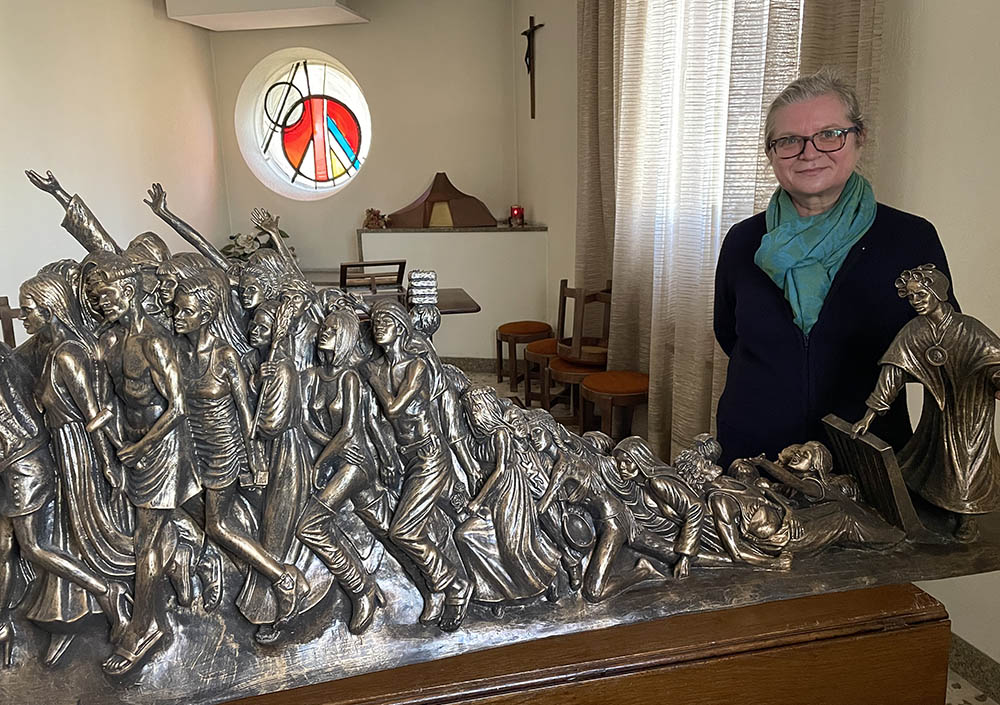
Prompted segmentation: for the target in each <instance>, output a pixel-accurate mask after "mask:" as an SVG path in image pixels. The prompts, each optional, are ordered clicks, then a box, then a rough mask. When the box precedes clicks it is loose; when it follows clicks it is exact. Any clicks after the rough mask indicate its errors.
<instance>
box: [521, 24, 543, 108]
mask: <svg viewBox="0 0 1000 705" xmlns="http://www.w3.org/2000/svg"><path fill="white" fill-rule="evenodd" d="M544 26H545V25H544V24H535V16H534V15H531V16H530V17H529V18H528V28H527V29H526V30H524V31H523V32H521V34H523V35H524V37H525V39H527V40H528V47H527V49H525V51H524V65H525V66H527V67H528V82H529V83H530V84H531V119H532V120H534V119H535V32H537V31H538V30H540V29H541V28H542V27H544Z"/></svg>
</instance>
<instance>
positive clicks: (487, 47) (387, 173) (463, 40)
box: [212, 0, 516, 267]
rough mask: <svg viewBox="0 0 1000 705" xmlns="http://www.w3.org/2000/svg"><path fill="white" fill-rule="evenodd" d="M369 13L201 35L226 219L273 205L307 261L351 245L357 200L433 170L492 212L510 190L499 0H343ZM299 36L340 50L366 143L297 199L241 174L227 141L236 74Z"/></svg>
mask: <svg viewBox="0 0 1000 705" xmlns="http://www.w3.org/2000/svg"><path fill="white" fill-rule="evenodd" d="M351 7H352V8H354V9H356V10H357V11H358V12H360V13H361V14H363V15H365V16H366V17H368V18H369V19H370V20H371V22H370V24H361V25H344V26H332V27H309V28H298V29H278V30H263V31H249V32H224V33H216V34H213V35H212V48H213V51H214V54H215V67H216V78H217V83H218V100H219V113H220V116H221V118H220V124H221V143H222V151H223V154H224V160H225V169H226V175H227V180H228V183H229V205H230V209H231V211H232V214H233V227H234V228H235V229H236V230H239V231H246V230H247V229H248V224H247V219H248V216H249V213H250V211H251V209H252V208H254V207H256V206H263V207H265V208H267V209H269V210H271V211H272V212H275V213H278V214H280V215H281V224H282V228H283V229H285V230H286V231H287V232H289V233H290V235H291V236H292V238H293V240H292V241H291V242H292V244H293V245H294V246H295V247H296V251H297V252H298V254H299V255H300V257H301V258H302V260H303V261H304V262H305V263H307V264H308V265H309V266H314V267H334V266H336V265H338V264H339V263H340V262H342V261H345V260H353V259H355V258H356V256H357V246H356V244H355V242H356V241H355V234H354V231H355V229H356V228H358V227H360V225H361V222H362V220H363V218H364V212H365V209H366V208H378V209H380V210H381V211H382V212H383V213H389V212H392V211H394V210H396V209H397V208H400V207H402V206H405V205H407V204H408V203H410V202H411V201H413V200H414V199H415V198H416V197H417V196H419V195H420V194H421V193H422V192H423V190H424V189H425V188H426V187H427V186H428V185H430V182H431V179H432V178H433V176H434V173H435V172H437V171H445V172H447V173H448V176H449V178H450V179H451V181H452V183H454V184H455V185H456V186H457V187H458V188H459V189H461V190H462V191H465V192H466V193H470V194H473V195H475V196H477V197H479V198H481V199H482V200H483V201H484V202H485V203H486V205H487V206H488V207H489V208H490V210H491V211H492V212H493V213H494V215H495V216H497V217H501V216H502V215H503V214H504V213H505V212H506V211H507V208H508V207H509V206H510V204H511V203H512V202H513V198H514V195H515V188H514V161H515V158H516V155H515V147H514V125H513V122H512V120H511V117H512V113H511V105H512V100H513V98H512V96H511V92H512V83H513V81H512V75H511V70H510V55H511V36H510V23H511V16H510V5H509V4H508V3H506V2H497V1H496V0H421V1H420V2H409V1H407V2H402V1H400V0H355V1H354V2H352V3H351ZM296 46H305V47H311V48H314V49H318V50H320V51H323V52H326V53H327V54H330V55H331V56H333V57H335V58H336V59H338V60H339V61H341V62H342V63H343V64H344V65H345V66H346V67H347V68H348V70H350V71H351V73H352V74H353V75H354V77H355V78H356V79H357V81H358V83H359V84H360V85H361V89H362V90H363V91H364V93H365V97H366V99H367V101H368V105H369V108H370V109H371V114H372V121H373V124H372V146H371V152H370V153H369V155H368V160H367V161H366V162H365V166H364V167H363V168H362V170H361V173H360V174H359V175H358V176H357V177H356V178H355V179H354V181H352V182H351V183H350V184H349V185H348V186H346V187H345V188H344V189H343V190H341V191H339V192H338V193H336V194H334V195H333V196H331V197H329V198H326V199H324V200H321V201H315V202H309V203H303V202H300V201H292V200H289V199H286V198H284V197H282V196H278V195H277V194H274V193H272V192H271V191H269V190H268V189H267V188H265V187H264V186H263V185H262V184H261V183H260V182H259V181H257V179H256V178H255V177H254V176H253V174H252V173H251V172H250V170H249V169H248V168H247V166H246V164H245V163H244V161H243V157H242V156H241V154H240V151H239V147H238V146H237V144H236V133H235V129H234V126H233V110H234V108H235V104H236V96H237V93H238V92H239V88H240V85H241V84H242V82H243V79H244V78H245V77H246V75H247V73H249V71H250V70H251V69H252V68H253V67H254V66H255V65H256V64H257V62H258V61H260V60H261V59H262V58H264V57H265V56H267V55H268V54H271V53H272V52H274V51H277V50H279V49H285V48H289V47H296Z"/></svg>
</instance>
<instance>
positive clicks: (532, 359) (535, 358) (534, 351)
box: [524, 338, 558, 409]
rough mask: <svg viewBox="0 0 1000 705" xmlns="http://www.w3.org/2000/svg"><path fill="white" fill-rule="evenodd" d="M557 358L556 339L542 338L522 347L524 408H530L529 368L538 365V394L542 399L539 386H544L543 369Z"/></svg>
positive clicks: (542, 392)
mask: <svg viewBox="0 0 1000 705" xmlns="http://www.w3.org/2000/svg"><path fill="white" fill-rule="evenodd" d="M554 357H558V355H557V354H556V339H555V338H544V339H542V340H536V341H535V342H533V343H528V344H527V345H525V346H524V406H525V407H526V408H528V409H530V408H531V368H532V367H534V366H535V365H538V384H539V392H540V393H541V394H542V396H543V397H544V391H543V390H542V389H541V385H543V384H545V368H546V367H548V366H549V360H551V359H552V358H554Z"/></svg>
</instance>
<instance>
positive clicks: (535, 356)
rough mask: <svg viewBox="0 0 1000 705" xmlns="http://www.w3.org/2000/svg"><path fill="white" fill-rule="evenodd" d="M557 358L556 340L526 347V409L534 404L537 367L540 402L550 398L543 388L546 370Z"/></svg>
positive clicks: (542, 341) (538, 342) (537, 341)
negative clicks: (533, 395)
mask: <svg viewBox="0 0 1000 705" xmlns="http://www.w3.org/2000/svg"><path fill="white" fill-rule="evenodd" d="M563 281H565V279H564V280H563ZM556 357H559V355H558V354H557V353H556V339H555V338H543V339H542V340H536V341H535V342H533V343H528V344H527V345H525V346H524V406H525V407H526V408H528V409H530V408H531V402H532V398H531V397H532V391H531V383H532V374H531V373H532V371H533V370H534V368H535V367H537V368H538V390H539V400H540V401H541V400H544V399H545V398H546V397H547V396H548V390H547V389H543V388H542V386H543V385H544V384H545V379H544V378H545V370H546V368H548V366H549V362H550V361H551V360H552V359H553V358H556ZM543 406H544V403H543Z"/></svg>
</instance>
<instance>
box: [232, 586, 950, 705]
mask: <svg viewBox="0 0 1000 705" xmlns="http://www.w3.org/2000/svg"><path fill="white" fill-rule="evenodd" d="M950 634H951V629H950V621H949V620H948V614H947V612H945V609H944V607H943V606H942V605H941V603H939V602H938V601H937V600H935V599H934V598H933V597H931V596H930V595H928V594H927V593H925V592H923V591H922V590H920V589H919V588H917V587H915V586H913V585H889V586H883V587H877V588H868V589H864V590H854V591H850V592H842V593H834V594H827V595H815V596H811V597H802V598H798V599H794V600H781V601H774V602H767V603H764V604H760V605H753V606H749V607H739V608H734V609H728V610H718V611H714V612H703V613H698V614H685V615H679V616H675V617H669V618H667V619H661V620H656V621H651V622H643V623H639V624H630V625H625V626H618V627H612V628H609V629H601V630H596V631H591V632H584V633H577V634H567V635H562V636H556V637H550V638H548V639H540V640H537V641H532V642H528V643H524V644H516V645H513V646H505V647H500V648H496V649H489V650H486V651H479V652H475V653H469V654H462V655H460V656H454V657H451V658H445V659H441V660H438V661H431V662H429V663H421V664H415V665H411V666H404V667H402V668H396V669H393V670H390V671H383V672H377V673H369V674H366V675H362V676H355V677H353V678H346V679H343V680H338V681H332V682H329V683H324V684H320V685H315V686H308V687H305V688H298V689H294V690H288V691H285V692H283V693H278V694H274V695H265V696H259V697H252V698H244V699H241V700H236V701H232V705H278V703H281V705H327V704H332V703H343V704H344V705H348V704H350V705H390V704H392V705H404V704H405V705H431V704H432V703H433V704H435V705H444V704H446V703H472V702H475V703H476V704H477V705H486V704H489V705H501V704H503V705H523V704H525V703H544V704H545V705H563V704H565V705H569V704H570V703H572V704H573V705H609V704H613V705H646V704H649V705H653V704H654V703H655V704H657V705H659V704H660V703H684V704H685V705H719V704H720V703H726V704H727V705H729V704H733V705H739V704H742V703H754V704H759V705H805V704H808V705H845V704H851V705H854V704H857V705H860V704H862V703H864V704H865V705H876V704H882V703H885V704H887V705H888V704H890V703H891V704H892V705H940V703H942V702H944V694H945V688H946V685H947V673H948V647H949V643H950Z"/></svg>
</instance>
